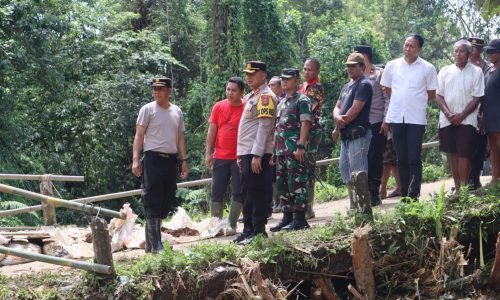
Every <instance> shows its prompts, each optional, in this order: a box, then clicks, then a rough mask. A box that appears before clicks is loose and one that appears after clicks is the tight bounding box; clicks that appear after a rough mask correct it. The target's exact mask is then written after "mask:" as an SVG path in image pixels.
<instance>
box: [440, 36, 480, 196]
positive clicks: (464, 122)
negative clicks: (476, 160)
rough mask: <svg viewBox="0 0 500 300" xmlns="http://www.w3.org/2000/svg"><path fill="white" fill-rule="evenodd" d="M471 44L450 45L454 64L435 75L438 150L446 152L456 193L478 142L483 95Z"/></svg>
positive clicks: (466, 173)
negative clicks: (478, 122)
mask: <svg viewBox="0 0 500 300" xmlns="http://www.w3.org/2000/svg"><path fill="white" fill-rule="evenodd" d="M471 53H472V44H471V43H470V42H468V41H467V40H460V41H458V42H456V43H455V45H453V57H454V59H455V63H454V64H452V65H449V66H446V67H444V68H443V69H441V71H440V72H439V75H438V90H437V98H436V100H437V103H438V105H439V109H440V110H441V113H440V114H439V149H440V150H441V151H442V152H446V154H447V155H448V159H449V162H450V166H451V173H452V175H453V180H454V181H455V188H456V190H457V192H458V191H459V190H460V186H461V185H465V184H467V182H468V179H469V172H470V160H471V158H472V156H473V155H474V152H475V150H476V149H475V148H476V145H477V140H478V134H477V108H478V105H479V102H480V101H481V97H482V96H484V75H483V72H482V70H481V69H480V68H479V67H477V66H475V65H473V64H472V63H470V62H469V56H470V54H471Z"/></svg>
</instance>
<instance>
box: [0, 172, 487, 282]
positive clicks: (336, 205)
mask: <svg viewBox="0 0 500 300" xmlns="http://www.w3.org/2000/svg"><path fill="white" fill-rule="evenodd" d="M489 180H490V177H489V176H485V177H482V178H481V181H482V182H483V184H486V183H487V182H489ZM442 184H444V185H445V191H449V190H450V189H451V187H452V186H453V180H451V179H447V180H443V181H437V182H432V183H426V184H423V185H422V189H421V195H422V196H421V199H422V200H424V201H425V200H428V199H430V198H431V195H433V194H437V193H439V191H440V189H441V185H442ZM398 200H399V199H398V198H390V199H384V200H383V201H382V202H383V203H382V205H380V206H377V208H375V209H376V210H387V209H390V208H393V207H394V206H396V204H397V202H398ZM348 209H349V199H341V200H337V201H331V202H325V203H319V204H316V205H315V209H314V210H315V213H316V218H314V219H311V220H309V223H310V224H311V226H314V225H318V224H324V223H326V222H328V221H329V220H331V219H332V217H333V216H334V215H335V214H336V213H341V214H345V213H346V212H347V210H348ZM280 219H281V214H273V216H272V217H271V218H269V220H268V224H267V230H268V232H269V227H272V226H274V225H275V224H277V223H278V222H279V220H280ZM242 230H243V225H242V224H238V232H241V231H242ZM232 239H234V236H230V237H217V238H212V239H207V240H203V241H196V242H189V243H183V244H176V245H174V250H175V251H182V250H184V249H187V248H189V247H191V246H192V245H195V244H199V243H202V242H209V241H210V242H221V243H229V242H230V241H231V240H232ZM143 255H145V253H144V250H142V249H138V250H125V251H121V252H116V253H114V254H113V258H114V260H115V261H120V260H125V259H130V258H134V257H139V256H143ZM66 268H67V267H62V266H57V265H52V264H47V263H42V262H31V263H26V264H19V265H13V266H4V267H0V273H1V274H4V275H8V276H20V275H23V274H31V273H34V272H61V271H64V270H65V269H66Z"/></svg>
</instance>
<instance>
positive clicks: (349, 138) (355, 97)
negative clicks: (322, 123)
mask: <svg viewBox="0 0 500 300" xmlns="http://www.w3.org/2000/svg"><path fill="white" fill-rule="evenodd" d="M346 65H347V74H348V75H349V78H351V81H349V82H348V83H347V84H345V85H344V87H343V88H342V90H341V92H340V96H339V99H338V101H337V104H336V105H335V108H334V109H333V117H334V119H335V123H336V124H337V126H336V128H335V130H334V131H333V132H332V139H333V142H334V143H336V141H337V139H338V138H339V136H340V137H341V140H342V144H341V148H340V173H341V175H342V180H343V181H344V182H346V183H347V182H348V181H349V179H350V176H351V174H352V172H356V171H365V172H368V149H369V147H370V141H371V138H372V132H371V130H370V120H369V116H370V106H371V102H372V95H373V89H372V85H371V84H370V81H369V80H368V78H366V77H365V75H364V69H365V61H364V58H363V55H362V54H360V53H352V54H351V55H349V57H348V58H347V62H346Z"/></svg>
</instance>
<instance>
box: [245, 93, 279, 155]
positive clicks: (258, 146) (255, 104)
mask: <svg viewBox="0 0 500 300" xmlns="http://www.w3.org/2000/svg"><path fill="white" fill-rule="evenodd" d="M243 99H244V101H245V102H246V105H245V108H244V110H243V115H242V116H241V120H240V124H239V127H238V145H237V151H236V152H237V155H238V156H240V155H248V154H253V155H257V156H263V155H264V154H265V153H268V154H270V153H273V139H272V134H273V129H274V120H275V118H276V96H275V95H274V93H273V92H272V91H271V89H270V88H269V87H268V86H267V84H263V85H261V86H260V87H259V89H257V90H255V91H252V92H251V93H249V94H247V95H245V97H244V98H243Z"/></svg>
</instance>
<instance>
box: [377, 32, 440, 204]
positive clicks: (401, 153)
mask: <svg viewBox="0 0 500 300" xmlns="http://www.w3.org/2000/svg"><path fill="white" fill-rule="evenodd" d="M423 45H424V39H423V38H422V37H421V36H420V35H417V34H414V35H410V36H408V37H407V38H406V39H405V42H404V46H403V57H401V58H397V59H395V60H392V61H390V62H389V63H388V64H387V66H386V67H385V69H384V73H383V74H382V79H381V80H380V84H381V85H382V86H384V87H385V93H386V94H387V96H388V97H390V103H389V108H388V109H387V114H386V116H385V123H386V124H390V130H391V132H392V139H393V141H394V148H395V149H396V154H397V156H398V170H399V179H400V181H401V196H403V197H410V198H413V199H415V200H417V199H418V197H419V196H420V186H421V182H422V158H421V153H422V142H423V139H424V133H425V125H426V124H427V101H431V100H434V99H435V97H436V89H437V87H438V83H437V73H436V68H435V67H434V66H433V65H432V64H431V63H429V62H427V61H426V60H424V59H422V58H421V57H419V55H420V52H421V51H422V47H423ZM386 124H383V125H382V126H383V127H387V125H386ZM384 130H385V129H384Z"/></svg>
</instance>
